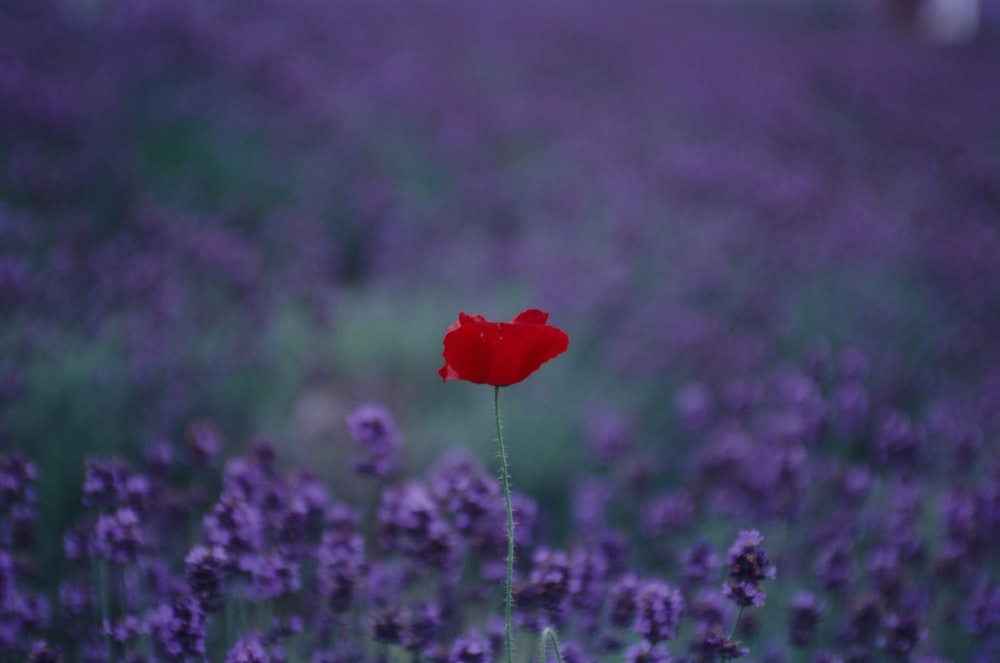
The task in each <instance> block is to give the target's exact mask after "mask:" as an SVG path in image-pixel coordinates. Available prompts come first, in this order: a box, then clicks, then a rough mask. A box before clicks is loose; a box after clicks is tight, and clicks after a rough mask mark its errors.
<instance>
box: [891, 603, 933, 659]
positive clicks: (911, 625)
mask: <svg viewBox="0 0 1000 663" xmlns="http://www.w3.org/2000/svg"><path fill="white" fill-rule="evenodd" d="M883 629H884V631H885V642H884V643H883V648H884V649H885V651H886V652H888V653H889V655H891V656H893V657H895V658H897V659H900V660H909V656H910V654H911V653H912V652H913V650H914V649H915V648H916V646H917V645H918V644H920V643H921V642H922V641H923V640H924V639H925V638H926V637H927V630H926V629H925V628H924V627H923V624H922V623H921V619H920V617H919V615H918V614H917V613H916V612H915V611H906V612H905V613H890V614H889V615H887V616H886V618H885V621H884V623H883Z"/></svg>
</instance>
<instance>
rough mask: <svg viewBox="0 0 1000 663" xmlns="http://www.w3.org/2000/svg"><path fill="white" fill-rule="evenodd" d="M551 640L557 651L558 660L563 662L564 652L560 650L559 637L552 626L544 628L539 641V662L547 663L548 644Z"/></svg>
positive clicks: (554, 649)
mask: <svg viewBox="0 0 1000 663" xmlns="http://www.w3.org/2000/svg"><path fill="white" fill-rule="evenodd" d="M549 642H551V643H552V649H553V651H555V653H556V661H558V663H563V657H562V652H561V651H559V637H558V636H557V635H556V630H555V629H554V628H552V627H551V626H546V627H545V628H543V629H542V635H541V637H540V638H539V641H538V643H539V647H538V655H539V656H538V662H539V663H545V653H546V651H547V647H546V644H547V643H549Z"/></svg>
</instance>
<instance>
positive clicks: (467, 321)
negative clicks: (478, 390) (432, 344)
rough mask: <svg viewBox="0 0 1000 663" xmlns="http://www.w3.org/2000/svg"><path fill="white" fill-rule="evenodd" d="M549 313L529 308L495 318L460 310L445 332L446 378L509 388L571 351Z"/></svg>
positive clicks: (567, 340) (444, 375)
mask: <svg viewBox="0 0 1000 663" xmlns="http://www.w3.org/2000/svg"><path fill="white" fill-rule="evenodd" d="M548 319H549V314H548V313H546V312H545V311H539V310H538V309H528V310H527V311H524V312H522V313H520V314H518V316H517V317H516V318H514V319H513V320H511V321H510V322H490V321H489V320H487V319H486V318H484V317H483V316H481V315H466V314H465V313H459V314H458V322H456V323H454V324H452V325H451V326H450V327H448V331H447V333H446V334H445V335H444V352H442V353H441V355H442V356H443V357H444V366H442V367H441V368H440V369H439V370H438V374H439V375H440V376H441V379H442V380H466V381H468V382H474V383H476V384H488V385H491V386H494V387H506V386H508V385H512V384H514V383H516V382H520V381H521V380H523V379H524V378H526V377H528V376H529V375H531V374H532V373H534V372H535V371H537V370H538V369H539V367H540V366H541V365H542V364H544V363H545V362H547V361H548V360H550V359H552V358H554V357H557V356H559V355H561V354H562V353H564V352H566V348H568V347H569V336H567V335H566V332H564V331H563V330H561V329H559V328H558V327H553V326H552V325H548V324H545V323H546V321H547V320H548Z"/></svg>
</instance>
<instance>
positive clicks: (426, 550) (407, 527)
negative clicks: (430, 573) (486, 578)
mask: <svg viewBox="0 0 1000 663" xmlns="http://www.w3.org/2000/svg"><path fill="white" fill-rule="evenodd" d="M376 519H377V523H376V524H377V528H378V532H379V540H380V541H381V543H382V546H383V547H384V548H385V549H387V550H394V551H397V552H401V553H403V554H405V555H408V556H410V557H413V558H415V559H419V560H422V561H424V562H425V563H427V564H428V565H430V566H431V567H434V568H439V569H448V568H452V566H453V561H454V559H455V556H456V555H457V554H458V544H459V542H458V537H457V535H456V534H455V532H454V530H452V528H451V526H450V525H448V523H447V522H445V521H444V519H443V518H442V517H441V515H440V513H439V511H438V508H437V504H436V503H435V502H434V500H433V498H432V497H431V494H430V491H429V490H428V488H427V486H426V485H425V484H423V483H420V482H417V481H408V482H406V483H405V484H404V485H402V486H400V487H398V488H386V489H385V490H384V491H383V492H382V502H381V503H380V504H379V507H378V513H377V514H376Z"/></svg>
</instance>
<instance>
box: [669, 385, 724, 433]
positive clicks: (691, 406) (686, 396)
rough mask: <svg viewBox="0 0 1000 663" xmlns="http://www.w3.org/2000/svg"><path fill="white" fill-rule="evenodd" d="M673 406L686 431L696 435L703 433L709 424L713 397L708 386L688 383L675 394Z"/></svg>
mask: <svg viewBox="0 0 1000 663" xmlns="http://www.w3.org/2000/svg"><path fill="white" fill-rule="evenodd" d="M674 406H675V407H676V408H677V413H678V414H679V415H680V417H681V420H682V421H683V422H684V425H685V426H686V427H687V429H688V430H689V431H691V432H694V433H697V432H701V431H704V430H705V429H706V428H707V427H708V425H709V423H710V422H711V419H712V409H713V407H714V396H713V394H712V390H711V389H710V388H709V387H708V385H706V384H704V383H702V382H689V383H688V384H686V385H684V386H683V387H681V389H680V390H679V391H678V392H677V396H676V398H675V399H674Z"/></svg>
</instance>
